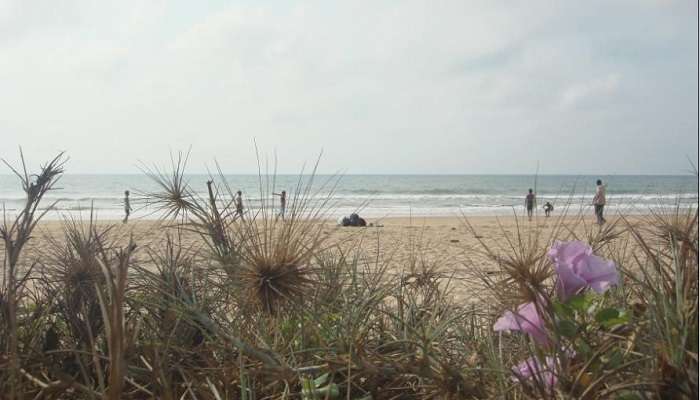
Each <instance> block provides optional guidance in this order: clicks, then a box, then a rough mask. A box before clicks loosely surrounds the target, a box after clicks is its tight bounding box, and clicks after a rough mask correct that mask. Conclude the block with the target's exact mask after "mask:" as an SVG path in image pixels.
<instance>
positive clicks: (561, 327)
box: [557, 319, 578, 338]
mask: <svg viewBox="0 0 700 400" xmlns="http://www.w3.org/2000/svg"><path fill="white" fill-rule="evenodd" d="M577 331H578V328H577V326H576V324H575V323H573V322H572V321H570V320H568V319H563V320H561V321H559V324H558V326H557V332H559V334H560V335H562V336H564V337H567V338H572V337H574V336H576V332H577Z"/></svg>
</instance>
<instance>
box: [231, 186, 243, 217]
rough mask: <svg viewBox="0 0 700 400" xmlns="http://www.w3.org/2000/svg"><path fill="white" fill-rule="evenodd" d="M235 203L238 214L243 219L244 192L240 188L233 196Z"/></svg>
mask: <svg viewBox="0 0 700 400" xmlns="http://www.w3.org/2000/svg"><path fill="white" fill-rule="evenodd" d="M233 204H234V206H236V215H238V216H239V217H241V219H243V193H241V191H240V190H239V191H237V192H236V195H235V196H233Z"/></svg>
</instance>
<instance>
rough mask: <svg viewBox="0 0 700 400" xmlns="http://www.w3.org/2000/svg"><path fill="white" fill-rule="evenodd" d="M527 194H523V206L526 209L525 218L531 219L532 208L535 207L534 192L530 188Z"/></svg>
mask: <svg viewBox="0 0 700 400" xmlns="http://www.w3.org/2000/svg"><path fill="white" fill-rule="evenodd" d="M527 192H528V193H527V196H525V208H526V209H527V219H528V220H530V221H532V210H534V208H535V194H534V193H532V189H528V191H527Z"/></svg>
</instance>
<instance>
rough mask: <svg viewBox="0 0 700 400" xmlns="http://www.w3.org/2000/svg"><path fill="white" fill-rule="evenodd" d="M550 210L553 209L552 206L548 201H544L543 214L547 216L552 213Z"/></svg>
mask: <svg viewBox="0 0 700 400" xmlns="http://www.w3.org/2000/svg"><path fill="white" fill-rule="evenodd" d="M552 210H554V206H553V205H552V203H550V202H546V203H544V216H545V217H546V218H548V217H549V216H550V214H551V213H552Z"/></svg>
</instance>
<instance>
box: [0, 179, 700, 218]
mask: <svg viewBox="0 0 700 400" xmlns="http://www.w3.org/2000/svg"><path fill="white" fill-rule="evenodd" d="M599 178H601V179H603V180H604V182H605V184H606V185H607V200H608V205H607V213H608V215H610V214H611V213H616V212H621V213H626V214H640V213H647V212H649V210H650V209H659V208H672V207H676V206H681V207H688V206H690V205H692V204H697V202H698V180H697V177H695V176H694V175H691V174H689V175H678V176H669V175H663V176H661V175H624V176H622V175H616V176H604V177H598V176H580V175H579V176H575V175H540V176H537V177H535V176H532V175H345V176H328V175H318V176H315V177H314V178H313V183H312V184H311V190H310V191H308V192H306V195H305V196H306V197H308V198H312V199H326V198H327V196H329V194H330V201H329V202H328V203H326V206H327V208H329V210H328V213H327V214H324V216H326V217H328V218H338V217H342V216H345V215H348V214H350V213H352V212H357V213H359V214H360V215H361V216H363V217H369V218H379V217H392V216H459V215H463V214H464V215H513V213H516V214H518V215H520V214H522V213H523V212H524V203H525V195H526V194H527V191H528V189H530V188H532V189H533V190H534V191H535V192H536V194H537V207H538V208H537V209H538V212H539V213H541V212H542V206H543V205H544V203H545V202H546V201H549V202H551V203H552V204H553V205H554V214H555V215H556V214H557V213H561V212H564V210H565V209H568V213H569V214H571V213H577V212H589V211H590V210H589V209H590V207H591V206H590V203H591V201H592V198H593V194H594V193H595V182H596V179H599ZM210 179H211V180H213V181H214V183H215V188H218V191H219V193H220V194H221V196H222V199H223V200H222V202H223V201H224V200H225V199H227V198H228V199H230V195H229V193H228V190H230V191H231V192H235V191H237V190H241V191H242V192H243V199H244V202H245V205H246V208H247V209H248V210H250V211H251V212H253V211H254V210H255V209H256V208H259V206H260V203H261V201H265V202H266V203H267V204H268V205H275V204H277V202H278V200H275V199H276V198H273V197H272V193H273V192H280V191H281V190H286V191H287V193H289V200H288V202H289V206H291V204H292V203H293V201H294V198H295V195H294V193H297V192H298V190H297V189H298V187H299V185H300V182H301V185H302V186H303V187H304V188H306V187H307V184H309V181H310V177H309V176H302V177H299V176H293V175H279V176H275V177H260V176H258V175H225V176H213V177H211V176H208V175H186V176H185V181H186V182H187V184H188V186H189V188H190V190H191V192H192V193H194V194H195V195H196V196H199V197H200V198H201V199H204V201H206V199H207V196H208V194H207V185H206V182H207V181H208V180H210ZM224 182H225V183H226V185H227V186H225V185H224ZM125 190H129V191H130V192H131V197H130V198H131V205H132V208H133V209H134V211H133V213H132V216H131V218H136V219H139V218H144V219H153V218H158V217H159V216H160V214H159V213H158V212H156V207H154V205H153V204H151V203H150V202H149V200H148V198H147V197H148V196H147V194H148V193H155V192H158V191H159V190H162V189H161V188H160V187H159V186H158V184H157V183H156V182H155V181H153V180H152V179H151V178H149V177H148V176H146V175H75V174H73V175H71V174H67V175H65V176H63V177H62V178H61V180H60V181H59V182H58V184H57V185H56V188H55V190H53V191H51V192H49V193H48V194H47V195H46V197H45V199H44V201H43V204H42V207H43V208H46V207H48V206H50V205H52V204H53V203H54V202H55V205H54V207H53V209H52V210H51V211H50V212H49V213H48V214H47V215H46V218H49V219H57V218H61V217H66V216H78V217H80V216H82V217H87V216H89V213H90V210H91V209H92V210H93V211H94V213H95V214H96V215H97V217H98V218H100V219H118V218H121V217H122V216H123V214H124V211H123V210H124V205H123V198H124V191H125ZM298 196H301V194H299V195H298ZM24 198H25V196H24V193H23V192H22V190H21V184H20V182H19V180H18V179H17V177H16V176H12V175H0V205H2V206H3V207H4V209H5V211H6V213H7V214H8V215H12V214H13V213H16V212H18V210H20V209H21V208H22V205H23V203H24ZM317 204H318V203H317ZM591 212H592V211H591Z"/></svg>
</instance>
